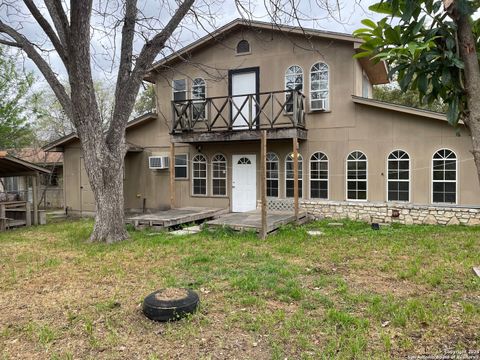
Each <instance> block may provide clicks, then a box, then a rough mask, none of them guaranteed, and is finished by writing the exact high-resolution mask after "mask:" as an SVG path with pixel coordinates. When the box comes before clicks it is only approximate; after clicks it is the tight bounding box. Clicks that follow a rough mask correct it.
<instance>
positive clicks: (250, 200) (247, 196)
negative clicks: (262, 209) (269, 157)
mask: <svg viewBox="0 0 480 360" xmlns="http://www.w3.org/2000/svg"><path fill="white" fill-rule="evenodd" d="M232 164H233V168H232V211H233V212H245V211H251V210H255V209H256V208H257V166H256V156H255V155H232Z"/></svg>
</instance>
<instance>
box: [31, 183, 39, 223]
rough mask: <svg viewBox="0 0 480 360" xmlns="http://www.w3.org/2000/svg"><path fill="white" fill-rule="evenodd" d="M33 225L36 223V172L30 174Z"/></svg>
mask: <svg viewBox="0 0 480 360" xmlns="http://www.w3.org/2000/svg"><path fill="white" fill-rule="evenodd" d="M32 202H33V225H38V174H35V175H33V176H32Z"/></svg>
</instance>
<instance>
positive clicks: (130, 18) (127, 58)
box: [115, 0, 137, 99]
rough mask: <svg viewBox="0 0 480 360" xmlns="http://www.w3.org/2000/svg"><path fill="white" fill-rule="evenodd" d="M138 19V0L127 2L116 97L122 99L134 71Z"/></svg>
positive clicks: (128, 0)
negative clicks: (133, 55) (134, 46)
mask: <svg viewBox="0 0 480 360" xmlns="http://www.w3.org/2000/svg"><path fill="white" fill-rule="evenodd" d="M136 17H137V0H127V1H126V3H125V18H124V23H123V28H122V45H121V49H120V65H119V69H118V77H117V87H116V89H115V97H116V98H118V99H119V98H120V92H121V91H122V88H123V86H124V85H125V83H126V82H127V81H128V78H129V77H130V71H131V70H132V52H133V39H134V36H135V21H136Z"/></svg>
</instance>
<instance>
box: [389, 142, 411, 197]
mask: <svg viewBox="0 0 480 360" xmlns="http://www.w3.org/2000/svg"><path fill="white" fill-rule="evenodd" d="M387 166H388V169H387V200H388V201H410V157H409V156H408V154H407V153H406V152H405V151H402V150H395V151H392V152H391V153H390V155H388V165H387Z"/></svg>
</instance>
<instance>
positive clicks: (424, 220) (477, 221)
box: [300, 200, 480, 225]
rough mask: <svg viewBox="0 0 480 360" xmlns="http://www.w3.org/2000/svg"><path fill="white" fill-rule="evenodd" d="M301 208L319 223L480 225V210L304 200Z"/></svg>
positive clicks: (477, 208) (301, 202)
mask: <svg viewBox="0 0 480 360" xmlns="http://www.w3.org/2000/svg"><path fill="white" fill-rule="evenodd" d="M300 206H301V208H302V209H304V210H306V211H307V212H308V214H310V215H311V216H313V217H314V218H315V219H323V218H327V219H346V218H348V219H352V220H361V221H367V222H378V223H391V222H398V223H401V224H406V225H411V224H432V225H433V224H440V225H459V224H463V225H480V207H475V208H472V207H460V206H429V205H412V204H402V203H388V204H387V203H370V202H343V201H342V202H337V201H312V200H301V201H300ZM395 213H396V214H395ZM394 215H398V216H394Z"/></svg>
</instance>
